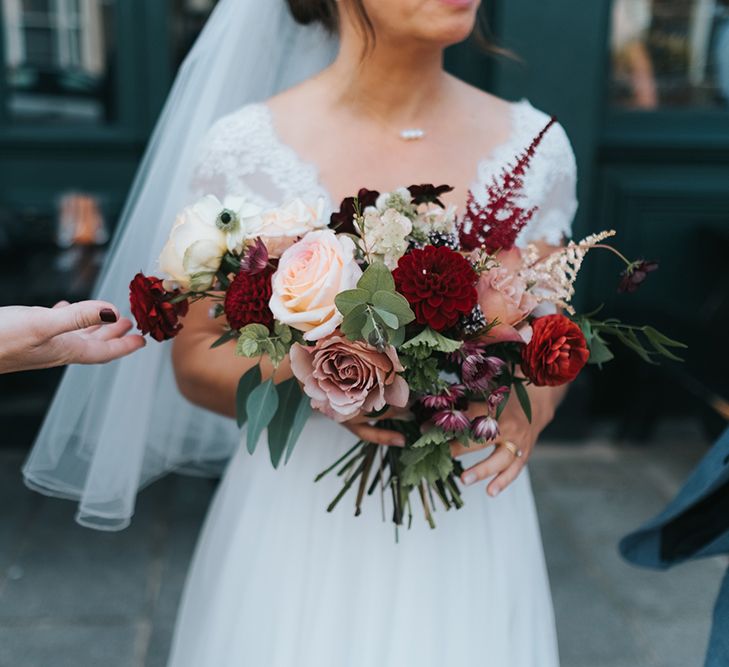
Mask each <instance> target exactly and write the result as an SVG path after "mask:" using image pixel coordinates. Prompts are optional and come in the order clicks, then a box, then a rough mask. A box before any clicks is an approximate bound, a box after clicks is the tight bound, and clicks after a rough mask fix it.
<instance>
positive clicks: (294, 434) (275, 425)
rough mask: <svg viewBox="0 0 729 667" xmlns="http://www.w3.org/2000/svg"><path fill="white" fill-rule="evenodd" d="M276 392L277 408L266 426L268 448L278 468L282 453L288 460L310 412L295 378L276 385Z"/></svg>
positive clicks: (306, 399) (307, 400) (309, 405)
mask: <svg viewBox="0 0 729 667" xmlns="http://www.w3.org/2000/svg"><path fill="white" fill-rule="evenodd" d="M276 393H277V394H278V409H277V410H276V414H275V415H274V417H273V420H272V421H271V423H270V424H269V427H268V449H269V452H270V454H271V463H272V464H273V467H274V468H278V466H279V464H280V463H281V459H282V458H283V456H284V454H286V460H287V461H288V459H289V457H290V456H291V453H292V452H293V449H294V446H295V445H296V442H297V440H298V439H299V436H300V435H301V431H302V430H303V428H304V425H305V424H306V420H307V419H308V417H309V415H310V414H311V404H310V402H309V399H308V398H307V396H306V395H305V394H304V393H303V392H302V391H301V388H300V387H299V383H298V382H297V381H296V379H295V378H291V379H289V380H286V381H285V382H282V383H281V384H279V385H277V386H276ZM302 406H303V407H302Z"/></svg>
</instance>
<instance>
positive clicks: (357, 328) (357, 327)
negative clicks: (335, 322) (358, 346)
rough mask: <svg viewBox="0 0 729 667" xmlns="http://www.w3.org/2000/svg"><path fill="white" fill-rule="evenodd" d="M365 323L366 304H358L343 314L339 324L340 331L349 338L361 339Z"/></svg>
mask: <svg viewBox="0 0 729 667" xmlns="http://www.w3.org/2000/svg"><path fill="white" fill-rule="evenodd" d="M366 323H367V306H366V305H365V304H360V305H359V306H357V307H355V308H354V309H353V310H351V311H350V312H349V313H347V314H346V315H345V316H344V319H343V320H342V323H341V324H340V325H339V329H340V330H341V332H342V333H343V334H344V335H345V336H346V337H347V338H349V340H361V339H362V327H364V325H365V324H366Z"/></svg>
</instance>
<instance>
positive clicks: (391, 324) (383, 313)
mask: <svg viewBox="0 0 729 667" xmlns="http://www.w3.org/2000/svg"><path fill="white" fill-rule="evenodd" d="M374 311H375V312H376V313H377V315H378V317H379V318H380V319H381V320H382V323H383V324H384V325H385V326H386V327H387V328H388V329H397V328H398V326H400V323H399V321H398V319H397V315H393V314H392V313H391V312H389V311H387V310H382V309H381V308H377V306H374Z"/></svg>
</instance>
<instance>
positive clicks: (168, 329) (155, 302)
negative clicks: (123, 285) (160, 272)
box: [129, 273, 188, 342]
mask: <svg viewBox="0 0 729 667" xmlns="http://www.w3.org/2000/svg"><path fill="white" fill-rule="evenodd" d="M179 294H180V292H179V290H175V291H174V292H168V291H167V290H166V289H165V288H164V286H163V285H162V280H161V279H160V278H155V277H154V276H145V275H144V274H143V273H138V274H137V275H136V276H134V279H133V280H132V282H131V283H129V303H130V305H131V307H132V315H134V319H136V320H137V328H138V329H139V330H140V331H141V332H142V333H143V334H149V335H150V336H152V338H154V339H155V340H156V341H160V342H162V341H163V340H169V339H170V338H174V337H175V336H176V335H177V334H178V333H180V330H181V329H182V324H180V322H179V318H180V317H184V316H185V315H187V309H188V303H187V300H184V301H180V302H179V303H172V302H171V299H173V298H174V297H176V296H178V295H179Z"/></svg>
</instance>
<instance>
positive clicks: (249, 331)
mask: <svg viewBox="0 0 729 667" xmlns="http://www.w3.org/2000/svg"><path fill="white" fill-rule="evenodd" d="M293 342H294V334H293V332H292V330H291V327H289V326H288V325H286V324H281V323H280V322H276V323H275V324H274V329H273V334H271V332H270V331H269V330H268V327H266V326H265V325H263V324H249V325H247V326H245V327H243V328H242V329H241V330H240V335H239V337H238V343H237V345H236V354H237V355H238V356H241V357H250V358H253V357H260V356H263V355H264V354H267V355H268V356H269V357H270V358H271V361H272V363H273V365H274V366H275V367H277V366H278V365H279V364H280V363H281V362H282V361H283V359H284V357H285V356H286V355H287V354H288V353H289V350H290V349H291V345H292V343H293Z"/></svg>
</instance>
